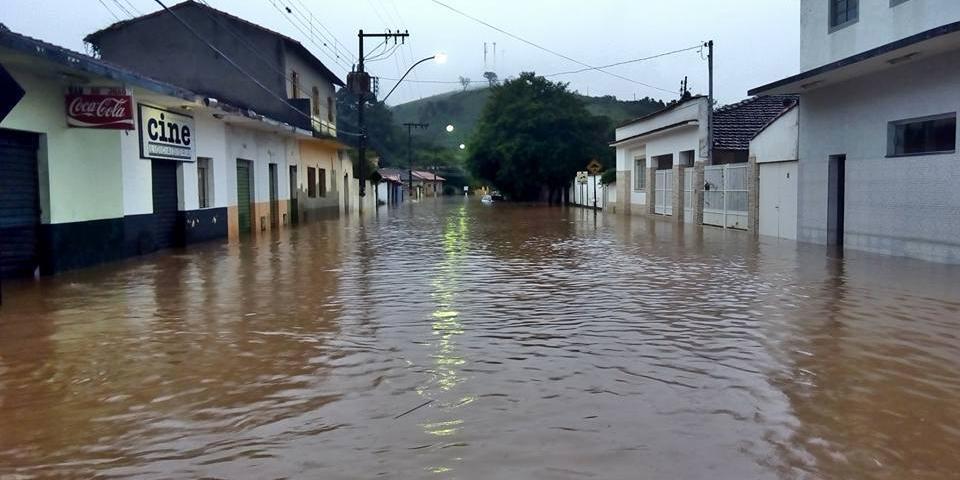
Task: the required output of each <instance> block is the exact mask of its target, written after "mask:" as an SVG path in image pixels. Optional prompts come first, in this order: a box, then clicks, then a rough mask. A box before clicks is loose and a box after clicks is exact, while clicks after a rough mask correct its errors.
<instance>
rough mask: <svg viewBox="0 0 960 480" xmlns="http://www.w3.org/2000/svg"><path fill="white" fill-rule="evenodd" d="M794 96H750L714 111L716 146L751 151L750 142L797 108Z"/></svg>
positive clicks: (717, 147) (714, 143) (714, 145)
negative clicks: (771, 123) (768, 125)
mask: <svg viewBox="0 0 960 480" xmlns="http://www.w3.org/2000/svg"><path fill="white" fill-rule="evenodd" d="M797 102H798V98H797V97H796V96H795V95H769V96H764V97H751V98H748V99H746V100H744V101H742V102H738V103H734V104H731V105H726V106H723V107H720V108H718V109H716V110H714V112H713V147H714V148H715V149H718V150H749V149H750V140H752V139H753V137H754V136H755V135H756V134H757V132H759V131H760V130H761V129H763V127H765V126H766V125H767V124H768V123H770V121H771V120H773V119H775V118H777V117H778V116H780V115H781V114H782V113H783V112H784V111H786V110H789V109H791V108H793V107H794V106H796V105H797Z"/></svg>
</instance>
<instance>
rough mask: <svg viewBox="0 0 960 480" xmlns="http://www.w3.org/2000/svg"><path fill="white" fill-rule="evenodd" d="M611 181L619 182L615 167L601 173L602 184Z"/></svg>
mask: <svg viewBox="0 0 960 480" xmlns="http://www.w3.org/2000/svg"><path fill="white" fill-rule="evenodd" d="M611 183H617V170H616V169H613V168H610V169H607V170H604V171H603V173H602V174H600V184H602V185H610V184H611Z"/></svg>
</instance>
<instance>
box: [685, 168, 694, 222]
mask: <svg viewBox="0 0 960 480" xmlns="http://www.w3.org/2000/svg"><path fill="white" fill-rule="evenodd" d="M693 176H694V171H693V168H691V167H688V168H684V169H683V221H684V222H685V223H693V221H694V220H693Z"/></svg>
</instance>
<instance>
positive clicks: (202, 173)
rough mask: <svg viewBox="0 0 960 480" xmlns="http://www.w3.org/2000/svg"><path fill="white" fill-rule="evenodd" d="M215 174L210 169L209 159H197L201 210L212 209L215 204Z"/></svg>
mask: <svg viewBox="0 0 960 480" xmlns="http://www.w3.org/2000/svg"><path fill="white" fill-rule="evenodd" d="M212 174H213V172H212V170H211V169H210V159H209V158H202V157H201V158H197V196H198V197H199V200H200V208H210V205H211V204H213V199H212V198H211V197H212V196H213V181H212V180H213V178H212V177H213V175H212Z"/></svg>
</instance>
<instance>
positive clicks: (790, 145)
mask: <svg viewBox="0 0 960 480" xmlns="http://www.w3.org/2000/svg"><path fill="white" fill-rule="evenodd" d="M799 121H800V111H799V110H798V109H797V108H793V109H791V110H790V111H789V112H787V113H785V114H783V115H782V116H780V118H778V119H776V120H774V122H773V123H771V124H770V125H768V126H767V128H765V129H764V130H763V131H762V132H760V134H759V135H757V136H756V137H754V139H753V140H751V141H750V156H751V157H753V158H756V159H757V163H765V162H782V161H786V160H796V159H797V158H799V155H800V144H799V141H800V124H799Z"/></svg>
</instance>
